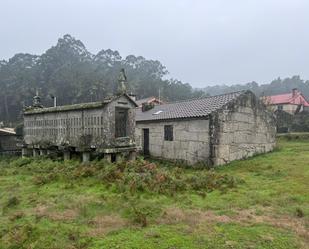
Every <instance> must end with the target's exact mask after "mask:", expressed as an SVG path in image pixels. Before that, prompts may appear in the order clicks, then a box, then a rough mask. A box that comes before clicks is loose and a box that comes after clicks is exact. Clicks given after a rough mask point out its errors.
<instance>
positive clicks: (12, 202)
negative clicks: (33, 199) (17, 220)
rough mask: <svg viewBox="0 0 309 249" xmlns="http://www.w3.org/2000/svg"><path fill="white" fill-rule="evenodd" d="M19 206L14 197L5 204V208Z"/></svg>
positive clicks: (17, 200)
mask: <svg viewBox="0 0 309 249" xmlns="http://www.w3.org/2000/svg"><path fill="white" fill-rule="evenodd" d="M18 204H19V199H18V198H17V197H16V196H12V197H10V198H9V199H8V201H7V203H6V205H5V206H6V207H8V208H9V207H15V206H17V205H18Z"/></svg>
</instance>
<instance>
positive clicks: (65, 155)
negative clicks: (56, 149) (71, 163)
mask: <svg viewBox="0 0 309 249" xmlns="http://www.w3.org/2000/svg"><path fill="white" fill-rule="evenodd" d="M70 159H71V152H70V151H64V152H63V160H64V161H66V160H70ZM83 161H84V154H83ZM88 161H89V160H88Z"/></svg>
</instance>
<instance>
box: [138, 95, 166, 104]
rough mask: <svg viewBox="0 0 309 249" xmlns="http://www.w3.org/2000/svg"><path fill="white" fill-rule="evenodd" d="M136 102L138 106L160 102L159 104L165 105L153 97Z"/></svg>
mask: <svg viewBox="0 0 309 249" xmlns="http://www.w3.org/2000/svg"><path fill="white" fill-rule="evenodd" d="M135 102H136V103H137V104H138V106H142V104H143V103H151V102H158V103H161V104H163V101H162V100H159V99H157V98H156V97H153V96H151V97H148V98H144V99H138V100H136V101H135Z"/></svg>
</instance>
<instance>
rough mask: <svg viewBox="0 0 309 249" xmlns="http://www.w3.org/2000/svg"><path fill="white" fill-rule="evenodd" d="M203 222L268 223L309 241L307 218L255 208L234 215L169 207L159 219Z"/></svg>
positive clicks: (172, 221)
mask: <svg viewBox="0 0 309 249" xmlns="http://www.w3.org/2000/svg"><path fill="white" fill-rule="evenodd" d="M203 222H221V223H230V222H233V223H240V224H244V225H248V224H258V223H266V224H270V225H272V226H275V227H279V228H284V229H289V230H292V231H293V232H295V233H296V234H297V235H299V236H301V237H302V238H304V241H305V242H306V243H307V242H308V243H309V230H308V229H307V228H306V221H305V219H300V218H297V217H290V216H274V215H270V216H268V215H256V214H255V210H239V211H238V212H237V214H235V215H233V216H227V215H216V214H215V213H214V212H213V211H201V210H188V211H187V210H182V209H180V208H168V209H166V210H165V211H164V212H163V215H162V216H161V217H160V218H159V219H158V220H157V223H159V224H177V223H185V224H188V225H189V226H198V225H199V224H201V223H203Z"/></svg>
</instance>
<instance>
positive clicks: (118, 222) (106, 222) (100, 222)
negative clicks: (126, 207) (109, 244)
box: [87, 215, 128, 237]
mask: <svg viewBox="0 0 309 249" xmlns="http://www.w3.org/2000/svg"><path fill="white" fill-rule="evenodd" d="M88 224H89V225H90V229H89V231H88V233H87V235H88V236H91V237H100V236H104V235H106V234H107V233H109V232H112V231H116V230H119V229H121V228H124V227H126V226H127V225H128V223H127V222H126V220H124V219H123V218H121V217H120V216H118V215H104V216H97V217H95V218H94V219H92V220H90V221H89V222H88Z"/></svg>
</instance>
